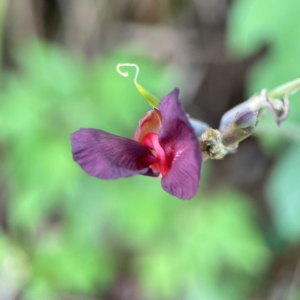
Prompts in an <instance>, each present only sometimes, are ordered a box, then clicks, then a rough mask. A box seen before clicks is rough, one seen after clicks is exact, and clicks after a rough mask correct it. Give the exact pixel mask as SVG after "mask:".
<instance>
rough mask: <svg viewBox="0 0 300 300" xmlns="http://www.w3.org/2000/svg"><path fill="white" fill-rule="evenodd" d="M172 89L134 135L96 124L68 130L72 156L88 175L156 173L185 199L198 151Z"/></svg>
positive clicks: (192, 190) (193, 185) (194, 182)
mask: <svg viewBox="0 0 300 300" xmlns="http://www.w3.org/2000/svg"><path fill="white" fill-rule="evenodd" d="M178 95H179V90H178V89H174V91H172V92H171V93H170V94H168V95H167V96H165V97H164V98H163V99H162V101H161V102H160V104H159V106H158V109H157V108H154V109H153V110H151V111H149V112H148V113H147V114H146V115H145V116H144V117H143V118H142V119H141V121H140V122H139V126H138V128H137V130H136V132H135V135H134V139H133V140H131V139H128V138H124V137H120V136H117V135H113V134H110V133H107V132H105V131H102V130H98V129H91V128H81V129H80V130H78V131H76V132H74V133H73V134H72V135H71V142H72V152H73V159H74V161H75V162H77V163H78V164H79V165H80V167H81V168H82V169H83V170H84V171H86V172H87V173H88V174H90V175H92V176H95V177H98V178H101V179H117V178H121V177H129V176H132V175H135V174H141V175H147V176H159V175H160V176H161V177H162V179H161V184H162V187H163V189H164V190H165V191H166V192H168V193H170V194H171V195H174V196H176V197H178V198H180V199H190V198H192V197H193V196H195V195H196V193H197V191H198V189H199V180H200V170H201V163H202V154H201V150H200V145H199V142H198V139H197V137H196V135H195V133H194V130H193V129H192V127H191V125H190V123H189V120H188V118H187V117H186V114H185V112H184V110H183V108H182V105H181V103H180V101H179V99H178Z"/></svg>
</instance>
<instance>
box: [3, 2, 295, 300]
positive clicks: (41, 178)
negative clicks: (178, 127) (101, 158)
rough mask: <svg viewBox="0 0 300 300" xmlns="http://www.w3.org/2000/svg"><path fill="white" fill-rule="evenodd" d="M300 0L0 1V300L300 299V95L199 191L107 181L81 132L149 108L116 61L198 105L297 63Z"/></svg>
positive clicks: (194, 108) (195, 111) (213, 165)
mask: <svg viewBox="0 0 300 300" xmlns="http://www.w3.org/2000/svg"><path fill="white" fill-rule="evenodd" d="M299 14H300V2H299V0H287V1H271V0H264V1H261V0H233V1H229V0H228V1H226V0H213V1H212V0H173V1H172V0H140V1H136V0H44V1H42V0H6V1H5V0H0V26H1V28H0V32H1V34H0V39H1V43H0V49H1V50H0V53H1V60H2V64H1V70H0V80H1V83H0V128H1V130H0V226H1V231H0V300H177V299H178V300H227V299H228V300H281V299H283V300H297V299H300V263H299V259H300V179H299V178H300V171H299V166H300V142H299V141H300V96H299V94H295V95H293V96H291V97H290V100H291V114H290V118H289V120H288V121H286V122H285V123H283V124H282V125H281V127H280V128H277V127H276V125H275V124H274V121H273V120H272V118H271V117H270V116H266V117H265V118H264V119H263V120H261V122H260V123H259V125H258V128H257V130H256V136H255V137H251V138H249V139H247V140H245V141H244V142H242V143H241V145H240V148H239V151H238V152H237V153H236V154H234V155H230V156H228V157H226V158H225V159H224V160H222V161H211V162H205V164H204V167H203V170H202V179H201V188H200V191H199V193H198V195H197V196H196V197H195V198H194V199H192V200H191V201H180V200H178V199H177V198H174V197H172V196H170V195H168V194H166V193H165V192H164V191H163V190H162V188H161V186H160V182H159V180H156V179H153V178H146V177H142V176H140V177H132V178H128V179H120V180H117V181H101V180H98V179H95V178H92V177H90V176H88V175H87V174H86V173H84V172H83V171H82V170H81V169H80V168H79V167H78V165H77V164H76V163H74V162H73V160H72V155H71V148H70V140H69V135H70V133H72V132H74V131H76V130H78V129H79V128H80V127H91V128H101V129H103V130H106V131H109V132H111V133H114V134H118V135H122V136H127V137H132V136H133V133H134V131H135V128H136V126H137V124H138V121H139V119H140V118H141V117H142V116H143V115H144V114H145V113H146V112H147V111H148V110H149V106H148V104H147V103H146V101H144V100H143V98H142V97H141V95H140V94H139V93H138V92H137V91H136V89H135V87H134V85H133V82H132V81H133V74H132V75H131V77H130V78H123V77H121V76H120V75H119V74H118V73H117V72H116V65H117V64H118V63H124V62H128V63H136V64H138V65H139V67H140V76H139V82H140V83H141V84H142V85H143V86H144V87H145V88H146V89H147V90H148V91H150V92H152V93H153V94H154V95H156V96H157V97H159V98H162V97H163V96H164V95H166V94H167V93H169V92H170V91H171V90H172V89H173V88H174V87H176V86H178V87H179V88H180V89H181V94H180V98H181V100H182V102H183V103H184V106H185V108H186V111H187V112H188V113H190V115H191V116H192V117H195V118H199V119H202V120H203V121H205V122H208V123H209V124H211V126H212V127H214V128H217V127H218V122H219V120H220V118H221V116H222V115H223V114H224V113H225V112H226V111H227V110H228V109H230V108H231V107H233V106H234V105H236V104H238V103H240V102H242V101H244V100H246V99H247V98H249V97H250V96H251V95H252V94H253V93H255V92H257V93H259V92H260V91H261V89H262V88H267V89H272V88H274V87H276V86H278V85H280V84H283V83H285V82H287V81H290V80H293V79H295V78H297V77H298V76H299V74H300V55H299V53H300V43H299V37H300V19H299Z"/></svg>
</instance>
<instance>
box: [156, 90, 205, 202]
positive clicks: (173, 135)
mask: <svg viewBox="0 0 300 300" xmlns="http://www.w3.org/2000/svg"><path fill="white" fill-rule="evenodd" d="M178 94H179V90H178V89H175V90H174V91H173V92H171V93H170V94H168V95H167V96H166V97H164V98H163V100H162V101H161V103H160V105H159V110H160V112H161V114H162V119H163V124H162V127H161V129H160V131H159V133H158V138H159V142H160V144H161V146H162V148H163V149H164V151H165V153H166V157H167V160H168V163H169V165H170V167H171V168H170V170H169V171H168V173H167V174H166V175H165V176H164V177H163V178H162V187H163V189H164V190H165V191H166V192H168V193H170V194H172V195H174V196H176V197H178V198H180V199H190V198H192V197H194V196H195V195H196V193H197V191H198V189H199V180H200V171H201V163H202V155H201V150H200V146H199V142H198V140H197V137H196V135H195V133H194V130H193V128H192V127H191V125H190V123H189V121H188V118H187V117H186V114H185V112H184V110H183V108H182V105H181V103H180V101H179V100H178Z"/></svg>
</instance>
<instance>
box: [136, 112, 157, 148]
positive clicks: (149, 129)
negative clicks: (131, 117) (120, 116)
mask: <svg viewBox="0 0 300 300" xmlns="http://www.w3.org/2000/svg"><path fill="white" fill-rule="evenodd" d="M161 124H162V116H161V113H160V111H159V110H158V109H157V108H154V109H153V110H150V111H149V112H147V114H146V115H145V116H144V117H143V118H142V119H141V120H140V122H139V125H138V127H137V129H136V131H135V134H134V140H135V141H137V142H139V143H141V141H142V140H143V138H144V136H145V135H146V134H148V133H158V131H159V129H160V127H161Z"/></svg>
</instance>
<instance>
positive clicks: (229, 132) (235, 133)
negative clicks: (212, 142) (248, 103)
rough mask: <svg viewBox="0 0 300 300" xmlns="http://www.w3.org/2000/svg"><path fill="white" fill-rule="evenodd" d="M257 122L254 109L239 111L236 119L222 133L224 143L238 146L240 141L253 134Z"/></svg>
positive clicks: (228, 145) (227, 145) (232, 146)
mask: <svg viewBox="0 0 300 300" xmlns="http://www.w3.org/2000/svg"><path fill="white" fill-rule="evenodd" d="M257 122H258V119H257V113H256V112H253V111H252V110H245V111H243V112H239V113H237V114H236V116H235V118H234V121H233V122H232V123H231V124H230V125H229V126H228V127H227V128H226V129H225V130H224V131H223V133H222V135H221V140H222V144H223V145H224V146H226V147H230V148H236V147H237V145H238V143H239V142H240V141H242V140H244V139H245V138H247V137H248V136H249V135H251V133H252V132H253V130H254V129H255V127H256V125H257Z"/></svg>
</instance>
